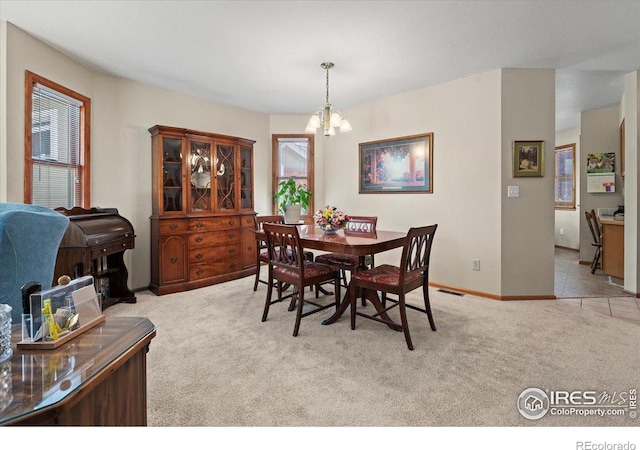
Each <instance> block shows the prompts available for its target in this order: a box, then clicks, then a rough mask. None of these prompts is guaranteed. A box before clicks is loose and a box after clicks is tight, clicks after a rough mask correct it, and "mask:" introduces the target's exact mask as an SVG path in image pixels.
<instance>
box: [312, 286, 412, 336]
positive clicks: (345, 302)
mask: <svg viewBox="0 0 640 450" xmlns="http://www.w3.org/2000/svg"><path fill="white" fill-rule="evenodd" d="M349 289H351V286H349V288H348V289H347V293H346V294H345V295H344V297H343V298H342V302H341V303H340V307H339V308H338V310H337V311H336V312H335V313H334V314H333V315H332V316H331V317H329V318H328V319H325V320H323V321H322V325H331V324H332V323H335V322H337V320H338V319H339V318H340V317H342V315H343V314H344V312H345V311H346V310H347V308H348V307H349ZM364 298H367V299H369V301H370V302H371V304H372V305H373V307H374V308H375V309H376V311H378V314H379V317H380V318H381V319H382V320H385V321H387V322H391V323H388V324H387V326H388V327H389V328H391V329H392V330H395V331H402V325H399V324H396V323H395V322H394V321H393V320H391V317H389V315H388V314H387V313H386V311H384V308H383V307H382V303H380V299H379V298H378V293H377V292H376V291H373V290H371V289H366V292H365V295H364Z"/></svg>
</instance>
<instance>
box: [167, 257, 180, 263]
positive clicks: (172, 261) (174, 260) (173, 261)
mask: <svg viewBox="0 0 640 450" xmlns="http://www.w3.org/2000/svg"><path fill="white" fill-rule="evenodd" d="M169 261H171V264H175V263H177V262H178V258H176V257H175V256H174V257H173V258H170V259H169Z"/></svg>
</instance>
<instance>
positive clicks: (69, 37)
mask: <svg viewBox="0 0 640 450" xmlns="http://www.w3.org/2000/svg"><path fill="white" fill-rule="evenodd" d="M0 17H1V18H2V19H5V20H7V21H9V22H11V23H13V24H14V25H16V26H18V27H19V28H22V29H23V30H25V31H27V32H28V33H30V34H32V35H34V36H36V37H38V38H39V39H41V40H43V41H45V42H47V43H48V44H50V45H51V46H53V47H55V48H57V49H59V50H60V51H62V52H63V53H66V54H67V55H69V56H70V57H72V58H74V59H76V60H78V61H80V62H82V63H84V64H86V65H87V66H89V67H92V68H94V69H97V70H100V71H103V72H106V73H109V74H113V75H117V76H121V77H124V78H129V79H132V80H136V81H140V82H142V83H147V84H151V85H155V86H160V87H164V88H167V89H172V90H176V91H180V92H185V93H188V94H192V95H196V96H198V97H204V98H208V99H212V100H217V101H220V102H223V103H226V104H230V105H236V106H239V107H242V108H246V109H250V110H254V111H259V112H263V113H269V114H310V113H312V112H313V111H315V110H316V109H317V108H318V107H319V106H321V105H322V104H323V103H324V96H325V73H324V71H323V70H322V69H321V68H320V63H321V62H323V61H332V62H334V63H335V65H336V66H335V68H333V69H332V70H331V72H330V101H331V103H333V105H334V107H336V108H338V109H342V110H344V109H348V108H350V107H353V106H356V105H360V104H363V103H365V102H370V101H373V100H376V99H379V98H383V97H388V96H391V95H395V94H401V93H404V92H408V91H411V90H415V89H420V88H423V87H426V86H430V85H434V84H438V83H442V82H446V81H449V80H453V79H458V78H463V77H466V76H470V75H473V74H477V73H482V72H487V71H490V70H494V69H498V68H503V67H510V68H555V69H557V72H556V78H557V90H556V106H557V113H556V128H557V130H564V129H567V128H572V127H577V126H579V124H580V111H584V110H589V109H594V108H599V107H603V106H609V105H613V104H617V103H618V102H619V101H620V99H621V97H622V92H623V75H624V74H625V73H628V72H631V71H634V70H638V69H640V1H638V0H633V1H490V2H489V1H83V2H79V1H39V2H34V1H5V0H0Z"/></svg>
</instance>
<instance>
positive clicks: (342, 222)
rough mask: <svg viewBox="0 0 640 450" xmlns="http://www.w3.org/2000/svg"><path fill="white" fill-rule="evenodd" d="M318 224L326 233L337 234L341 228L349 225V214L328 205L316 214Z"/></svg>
mask: <svg viewBox="0 0 640 450" xmlns="http://www.w3.org/2000/svg"><path fill="white" fill-rule="evenodd" d="M313 217H314V219H315V221H316V226H317V227H318V228H320V229H321V230H323V231H324V232H325V234H335V233H336V232H337V231H338V230H339V229H340V228H344V227H345V226H347V222H348V221H349V215H348V214H345V213H344V212H342V211H338V208H336V207H335V206H329V205H326V206H325V207H324V208H322V209H319V210H318V211H317V212H316V213H315V214H314V216H313Z"/></svg>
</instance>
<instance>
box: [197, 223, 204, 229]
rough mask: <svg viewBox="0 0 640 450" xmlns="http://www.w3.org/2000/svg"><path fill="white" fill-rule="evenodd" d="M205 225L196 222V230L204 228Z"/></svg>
mask: <svg viewBox="0 0 640 450" xmlns="http://www.w3.org/2000/svg"><path fill="white" fill-rule="evenodd" d="M203 226H204V224H203V223H202V222H196V228H202V227H203Z"/></svg>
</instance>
